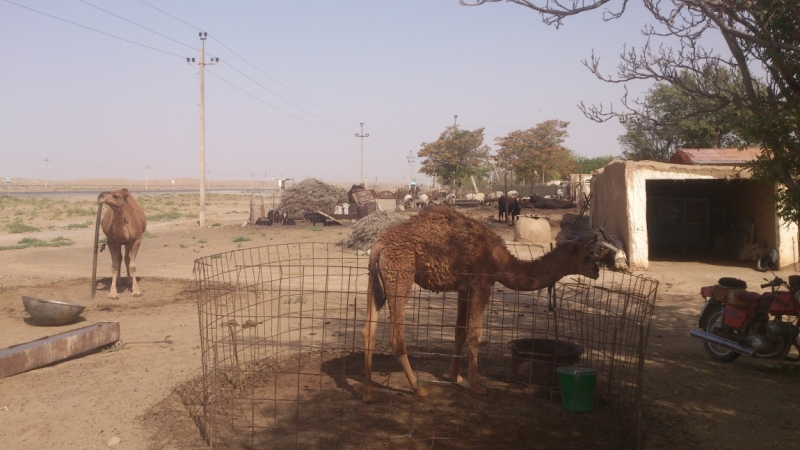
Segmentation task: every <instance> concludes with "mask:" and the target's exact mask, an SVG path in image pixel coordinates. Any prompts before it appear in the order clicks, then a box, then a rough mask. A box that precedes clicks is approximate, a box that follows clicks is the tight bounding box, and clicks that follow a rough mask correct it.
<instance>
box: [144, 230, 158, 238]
mask: <svg viewBox="0 0 800 450" xmlns="http://www.w3.org/2000/svg"><path fill="white" fill-rule="evenodd" d="M156 236H158V235H157V234H153V233H151V232H149V231H145V232H144V233H142V237H143V238H145V239H150V238H154V237H156Z"/></svg>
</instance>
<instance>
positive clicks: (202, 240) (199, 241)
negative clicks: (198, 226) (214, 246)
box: [197, 239, 208, 244]
mask: <svg viewBox="0 0 800 450" xmlns="http://www.w3.org/2000/svg"><path fill="white" fill-rule="evenodd" d="M206 242H208V241H207V240H205V239H200V240H198V241H197V243H198V244H205V243H206Z"/></svg>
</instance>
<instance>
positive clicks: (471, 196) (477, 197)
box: [467, 193, 486, 203]
mask: <svg viewBox="0 0 800 450" xmlns="http://www.w3.org/2000/svg"><path fill="white" fill-rule="evenodd" d="M467 200H477V201H479V202H481V203H483V202H484V201H486V194H483V193H478V194H467Z"/></svg>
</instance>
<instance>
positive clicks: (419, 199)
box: [417, 194, 431, 208]
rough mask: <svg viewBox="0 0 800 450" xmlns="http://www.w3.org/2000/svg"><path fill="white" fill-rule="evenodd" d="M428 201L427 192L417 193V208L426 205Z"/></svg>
mask: <svg viewBox="0 0 800 450" xmlns="http://www.w3.org/2000/svg"><path fill="white" fill-rule="evenodd" d="M430 201H431V199H430V197H428V194H419V197H417V208H424V207H426V206H428V203H430Z"/></svg>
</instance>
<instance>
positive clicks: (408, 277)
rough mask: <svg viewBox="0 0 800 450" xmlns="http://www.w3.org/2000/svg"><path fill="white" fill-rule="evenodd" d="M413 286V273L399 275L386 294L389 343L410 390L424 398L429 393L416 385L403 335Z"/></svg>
mask: <svg viewBox="0 0 800 450" xmlns="http://www.w3.org/2000/svg"><path fill="white" fill-rule="evenodd" d="M413 284H414V274H413V273H410V272H409V273H401V274H398V276H397V283H396V285H395V286H392V287H391V288H394V289H391V288H390V289H391V290H394V292H393V293H392V294H389V293H388V292H387V298H388V300H387V303H389V322H390V329H389V343H390V344H391V345H392V350H393V351H394V356H395V358H397V360H398V361H400V364H401V365H402V366H403V372H405V374H406V378H408V383H409V384H410V385H411V390H412V391H414V393H415V394H416V395H417V396H418V397H426V396H428V395H429V394H430V391H428V390H427V389H425V388H424V387H422V386H420V385H419V383H417V377H416V376H414V371H413V370H412V369H411V363H410V362H409V361H408V350H407V349H406V339H405V336H404V335H403V333H404V332H405V328H406V326H405V321H406V318H405V308H406V302H408V296H409V295H411V287H412V285H413Z"/></svg>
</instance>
